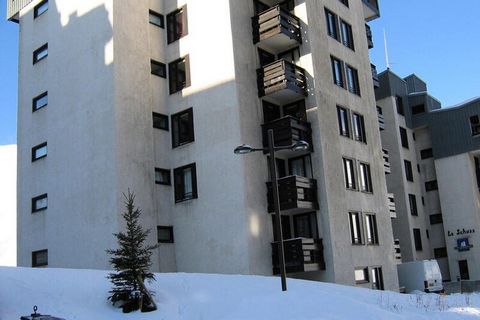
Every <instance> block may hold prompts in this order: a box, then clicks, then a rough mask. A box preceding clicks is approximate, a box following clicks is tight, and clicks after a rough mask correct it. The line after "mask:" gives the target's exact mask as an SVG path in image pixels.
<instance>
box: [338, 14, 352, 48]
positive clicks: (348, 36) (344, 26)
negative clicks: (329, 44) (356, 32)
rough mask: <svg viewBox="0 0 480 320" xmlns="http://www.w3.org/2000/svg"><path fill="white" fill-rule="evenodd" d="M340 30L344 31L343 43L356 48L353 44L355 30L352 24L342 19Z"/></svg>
mask: <svg viewBox="0 0 480 320" xmlns="http://www.w3.org/2000/svg"><path fill="white" fill-rule="evenodd" d="M340 31H341V33H342V43H343V45H344V46H346V47H348V48H350V49H352V50H355V46H354V44H353V32H352V26H351V25H350V24H348V23H346V22H345V21H343V20H340Z"/></svg>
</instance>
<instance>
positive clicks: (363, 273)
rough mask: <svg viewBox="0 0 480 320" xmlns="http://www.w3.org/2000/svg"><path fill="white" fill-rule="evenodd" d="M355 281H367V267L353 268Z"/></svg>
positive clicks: (358, 282)
mask: <svg viewBox="0 0 480 320" xmlns="http://www.w3.org/2000/svg"><path fill="white" fill-rule="evenodd" d="M355 283H356V284H360V283H368V268H358V269H355Z"/></svg>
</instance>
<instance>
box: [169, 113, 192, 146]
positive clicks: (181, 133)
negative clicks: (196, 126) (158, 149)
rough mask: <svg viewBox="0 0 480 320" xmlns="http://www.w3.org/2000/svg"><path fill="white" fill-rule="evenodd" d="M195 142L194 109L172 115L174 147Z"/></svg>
mask: <svg viewBox="0 0 480 320" xmlns="http://www.w3.org/2000/svg"><path fill="white" fill-rule="evenodd" d="M194 140H195V136H194V130H193V109H192V108H190V109H187V110H185V111H182V112H179V113H176V114H174V115H172V147H173V148H176V147H178V146H181V145H183V144H186V143H189V142H193V141H194Z"/></svg>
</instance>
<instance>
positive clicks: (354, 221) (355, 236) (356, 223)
mask: <svg viewBox="0 0 480 320" xmlns="http://www.w3.org/2000/svg"><path fill="white" fill-rule="evenodd" d="M348 217H349V221H350V236H351V239H352V244H362V234H363V230H362V224H361V219H360V212H349V213H348Z"/></svg>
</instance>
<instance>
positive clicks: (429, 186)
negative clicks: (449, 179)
mask: <svg viewBox="0 0 480 320" xmlns="http://www.w3.org/2000/svg"><path fill="white" fill-rule="evenodd" d="M433 190H438V183H437V180H432V181H427V182H425V191H433Z"/></svg>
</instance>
